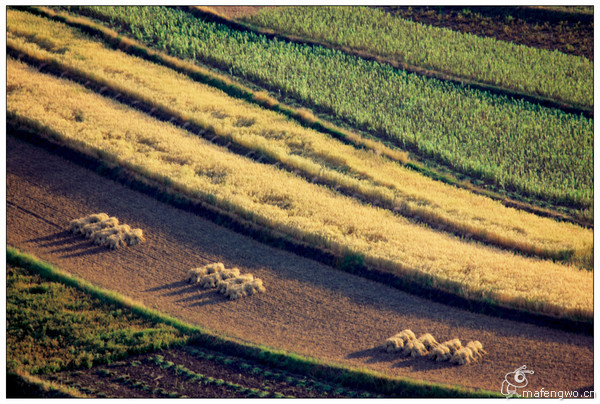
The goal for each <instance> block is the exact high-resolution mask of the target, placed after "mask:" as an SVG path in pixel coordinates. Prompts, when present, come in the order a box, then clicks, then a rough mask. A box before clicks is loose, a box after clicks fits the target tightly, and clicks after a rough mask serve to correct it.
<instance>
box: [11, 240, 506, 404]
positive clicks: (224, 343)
mask: <svg viewBox="0 0 600 404" xmlns="http://www.w3.org/2000/svg"><path fill="white" fill-rule="evenodd" d="M6 259H7V263H8V264H13V265H18V266H21V267H24V268H27V269H30V270H32V271H34V272H37V273H39V274H40V275H41V276H43V277H45V278H47V279H50V280H53V281H56V282H61V283H63V284H65V285H68V286H72V287H75V288H77V289H79V290H82V291H84V292H85V293H88V294H90V295H91V296H94V297H97V298H99V299H101V300H103V301H105V302H108V303H113V304H118V305H122V306H124V307H126V308H128V309H129V310H131V311H132V312H134V313H135V314H138V315H140V316H143V317H145V318H147V319H149V320H152V321H154V322H157V323H163V324H167V325H170V326H172V327H174V328H177V329H178V330H180V331H182V332H185V333H189V334H191V335H192V338H193V341H194V343H195V344H198V345H201V346H203V347H205V348H208V349H212V350H216V351H219V352H223V353H227V354H228V355H234V356H239V357H242V358H246V359H250V360H254V361H257V362H259V363H262V364H265V365H267V366H270V367H273V368H278V369H282V370H288V371H290V372H293V373H300V374H304V375H307V376H310V377H312V378H316V379H320V380H324V381H327V382H330V383H336V384H340V385H343V386H347V387H350V388H358V389H364V390H368V391H373V392H377V393H380V394H385V395H390V396H394V397H502V395H501V394H499V393H496V392H492V391H486V390H480V389H470V388H465V387H458V386H447V385H442V384H439V383H429V382H424V381H419V380H411V379H408V378H402V377H391V376H386V375H383V374H381V373H378V372H375V371H372V370H368V369H361V368H358V369H357V368H350V367H347V366H342V365H339V364H324V363H323V362H321V361H320V360H318V359H314V358H309V357H304V356H301V355H298V354H294V353H288V352H285V351H283V350H275V349H272V348H268V347H265V346H261V345H258V344H251V343H248V342H243V341H240V340H234V339H232V338H230V337H226V336H222V335H218V334H216V333H213V332H211V331H208V330H206V329H205V328H204V327H201V326H195V325H191V324H188V323H186V322H184V321H182V320H179V319H176V318H174V317H171V316H168V315H166V314H163V313H160V312H159V311H157V310H153V309H150V308H147V307H145V306H143V305H142V304H140V303H137V302H134V301H133V300H131V299H129V298H127V297H125V296H123V295H121V294H119V293H116V292H114V291H109V290H106V289H103V288H101V287H99V286H95V285H93V284H91V283H90V282H88V281H85V280H83V279H81V278H78V277H75V276H73V275H71V274H68V273H66V272H64V271H62V270H60V269H58V268H56V267H54V266H53V265H51V264H49V263H47V262H44V261H42V260H40V259H38V258H36V257H34V256H32V255H30V254H27V253H23V252H21V251H19V250H18V249H16V248H14V247H10V246H8V247H7V249H6Z"/></svg>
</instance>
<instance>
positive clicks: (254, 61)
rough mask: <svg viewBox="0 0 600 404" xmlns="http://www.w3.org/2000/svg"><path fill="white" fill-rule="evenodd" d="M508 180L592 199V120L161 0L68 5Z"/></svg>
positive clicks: (423, 151)
mask: <svg viewBox="0 0 600 404" xmlns="http://www.w3.org/2000/svg"><path fill="white" fill-rule="evenodd" d="M70 10H71V11H72V12H76V13H82V14H86V15H91V16H93V17H96V18H101V19H103V21H105V22H106V23H108V24H110V25H111V26H113V27H116V28H119V29H121V30H122V31H123V32H126V33H127V34H128V35H131V36H133V37H134V38H136V39H138V40H140V41H142V42H144V43H146V44H148V45H151V46H153V47H156V48H157V49H160V50H165V51H167V52H169V53H170V54H172V55H174V56H177V57H181V58H186V59H192V60H196V61H198V62H202V63H207V64H209V65H212V66H215V67H218V68H220V69H222V70H225V71H227V72H229V73H230V74H233V75H236V76H240V77H242V78H244V79H249V80H251V81H253V82H255V83H257V84H259V85H262V86H264V87H266V88H269V89H271V90H272V91H274V92H276V93H277V94H279V95H280V96H281V97H292V98H294V99H296V100H298V101H299V102H301V103H303V104H305V105H308V106H311V107H314V108H316V109H317V110H321V111H324V112H328V113H331V114H333V115H335V116H336V117H337V118H339V119H342V120H343V121H345V122H347V123H349V124H351V125H353V126H355V127H358V128H360V129H364V130H367V131H370V132H371V133H373V134H375V135H377V136H380V137H383V138H386V139H391V140H393V141H394V142H395V143H396V144H397V145H399V146H401V147H404V148H407V149H409V150H412V151H414V152H417V153H418V154H419V155H422V156H425V157H428V158H434V159H437V160H438V161H441V162H443V163H445V164H447V165H449V166H450V167H452V168H453V169H455V170H458V171H460V172H465V173H469V174H471V175H475V176H477V177H479V178H482V179H484V180H486V181H488V182H491V183H495V184H496V185H497V186H499V187H501V188H505V189H508V190H516V191H519V192H523V193H525V194H530V195H535V196H537V197H541V198H546V199H550V200H552V201H555V202H556V203H560V204H566V205H569V206H577V207H587V206H589V205H590V204H591V201H592V194H593V192H592V178H593V175H592V164H591V163H592V161H593V147H592V143H593V120H591V119H588V118H585V117H583V116H577V115H572V114H566V113H564V112H562V111H559V110H554V109H548V108H544V107H541V106H539V105H536V104H530V103H527V102H524V101H522V100H512V99H509V98H507V97H503V96H494V95H490V94H488V93H485V92H481V91H477V90H471V89H468V88H465V87H461V86H458V85H454V84H451V83H447V82H442V81H438V80H434V79H427V78H425V77H422V76H417V75H414V74H408V73H406V72H405V71H400V70H397V69H394V68H392V67H390V66H388V65H385V64H379V63H377V62H372V61H366V60H363V59H360V58H357V57H353V56H349V55H347V54H344V53H343V52H340V51H336V50H331V49H326V48H322V47H319V46H308V45H301V44H294V43H288V42H285V41H280V40H269V39H267V38H266V37H265V36H263V35H258V34H255V33H253V32H249V31H236V30H233V29H230V28H229V27H227V26H224V25H219V24H215V23H210V22H206V21H203V20H201V19H198V18H195V17H194V16H192V15H191V14H189V13H186V12H185V11H182V10H178V9H172V8H162V7H141V8H140V7H131V8H127V9H126V10H125V9H124V8H120V7H94V8H87V7H84V8H71V9H70Z"/></svg>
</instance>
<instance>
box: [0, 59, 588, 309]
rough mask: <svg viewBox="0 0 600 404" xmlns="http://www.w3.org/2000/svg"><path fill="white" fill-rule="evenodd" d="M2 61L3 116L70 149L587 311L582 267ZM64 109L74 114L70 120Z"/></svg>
mask: <svg viewBox="0 0 600 404" xmlns="http://www.w3.org/2000/svg"><path fill="white" fill-rule="evenodd" d="M7 66H8V73H7V77H8V82H7V87H8V88H11V89H12V90H11V91H10V92H9V93H8V98H7V115H8V117H9V119H11V120H15V119H17V120H20V121H21V122H23V123H26V124H27V125H30V126H33V127H35V128H37V130H38V131H40V132H41V133H44V134H46V136H53V137H55V139H56V140H58V141H61V142H64V143H66V144H67V145H69V147H71V148H74V149H76V150H78V151H80V152H84V153H87V154H90V155H93V156H98V155H100V156H102V158H103V159H105V160H106V161H108V162H111V163H116V164H118V165H119V166H122V167H125V168H127V169H129V170H132V171H133V172H135V173H137V174H138V175H142V176H144V177H148V178H151V179H153V180H157V181H160V182H162V183H166V184H169V185H170V186H171V187H173V188H174V189H176V190H177V191H179V192H181V193H182V194H184V195H188V196H190V197H193V198H199V199H200V200H203V201H205V202H207V203H210V204H212V205H216V206H219V207H221V208H223V209H225V210H227V211H230V212H233V213H235V214H236V215H238V216H239V217H241V218H244V219H245V220H250V221H252V222H254V223H257V224H259V225H261V226H264V227H266V228H268V229H273V230H275V231H277V232H280V233H283V234H286V235H288V236H291V237H292V239H295V240H301V241H303V242H306V243H308V244H309V245H312V246H318V247H320V248H323V249H326V250H328V251H332V252H333V253H334V254H336V255H337V256H340V257H344V256H347V255H348V254H350V255H353V256H358V257H363V258H361V259H364V263H365V264H367V265H369V266H372V267H374V268H379V269H381V270H386V271H390V272H392V273H395V274H397V275H398V276H400V277H402V278H406V279H411V280H414V281H416V282H419V283H424V284H428V285H432V286H434V287H435V288H437V289H441V290H446V291H450V292H452V293H457V294H459V295H460V296H463V297H468V298H473V299H478V300H480V299H494V300H495V301H498V302H501V303H502V304H513V305H515V306H516V307H520V308H526V309H528V310H533V311H536V312H544V313H547V314H548V313H556V314H559V315H567V316H583V317H585V318H588V317H589V316H590V315H591V314H590V313H591V307H592V292H591V288H592V282H591V279H592V277H593V274H592V273H590V272H587V271H579V270H577V269H576V268H574V267H570V266H565V265H558V264H555V263H552V262H548V261H540V260H536V259H529V258H524V257H520V256H516V255H514V254H513V253H510V252H505V251H497V250H494V249H491V248H488V247H485V246H482V245H479V244H476V243H468V242H462V241H460V240H458V239H456V238H455V237H451V236H448V235H446V234H443V233H439V232H436V231H433V230H431V229H428V228H426V227H422V226H418V225H415V224H413V223H411V222H410V221H408V220H406V219H404V218H402V217H398V216H395V215H394V214H393V213H391V212H389V211H385V210H382V209H377V208H373V207H369V206H365V205H364V204H361V203H358V202H357V201H355V200H353V199H352V198H348V197H344V196H340V195H339V194H337V193H336V192H334V191H332V190H330V189H327V188H324V187H321V186H318V185H315V184H311V183H308V182H306V181H304V180H302V179H300V178H298V177H296V176H294V175H292V174H290V173H287V172H283V171H281V170H279V169H277V168H276V167H274V166H271V165H265V164H260V163H256V162H253V161H251V160H249V159H246V158H243V157H240V156H236V155H233V154H231V153H229V152H227V151H226V150H223V149H222V148H219V147H216V146H214V145H211V144H209V143H207V142H206V141H204V140H202V139H199V138H198V137H197V136H195V135H193V134H190V133H188V132H186V131H184V130H181V129H177V128H175V127H174V126H172V125H170V124H168V123H163V122H159V121H156V120H154V119H151V118H149V117H148V116H147V115H145V114H143V113H140V112H139V111H135V110H132V109H131V108H128V107H125V106H123V105H121V104H119V103H117V102H115V101H113V100H108V99H105V98H103V97H101V96H99V95H97V94H94V93H91V92H89V91H86V90H85V89H83V88H82V87H81V86H79V85H76V84H73V83H71V82H68V81H65V80H60V79H56V78H53V77H51V76H48V75H44V74H41V73H39V72H37V71H35V70H32V69H31V68H29V67H27V66H25V65H23V64H21V63H19V62H15V61H13V60H10V59H9V61H8V64H7ZM40 82H43V83H44V86H39V84H38V83H40ZM76 113H80V114H82V115H83V116H85V117H86V119H84V120H83V121H79V120H76V119H74V118H73V116H74V115H75V114H76ZM458 285H460V286H458ZM574 285H577V287H574Z"/></svg>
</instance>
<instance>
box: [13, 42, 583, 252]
mask: <svg viewBox="0 0 600 404" xmlns="http://www.w3.org/2000/svg"><path fill="white" fill-rule="evenodd" d="M7 55H9V56H11V57H14V58H15V59H18V60H21V61H23V62H25V63H27V64H29V65H31V66H33V67H35V68H37V69H39V71H40V72H42V73H47V74H51V75H53V76H55V77H59V78H64V79H68V80H71V81H73V82H75V83H78V84H81V85H83V86H84V87H86V88H88V89H90V90H92V91H93V92H95V93H97V94H99V95H102V96H105V97H108V98H112V99H114V100H116V101H118V102H120V103H122V104H124V105H127V106H129V107H131V108H134V109H137V110H139V111H141V112H143V113H145V114H147V115H150V116H152V117H153V118H156V119H158V120H160V121H163V122H170V123H172V124H173V125H175V126H177V127H180V128H182V129H184V130H187V131H189V132H190V133H193V134H196V135H198V136H200V137H202V138H204V139H205V140H207V141H209V142H212V143H214V144H216V145H218V146H221V147H224V148H226V149H227V150H229V151H230V152H232V153H234V154H237V155H240V156H243V157H246V158H249V159H252V160H253V161H255V162H259V163H263V164H270V165H275V166H277V167H279V168H283V169H285V170H286V171H288V172H290V173H293V174H294V175H296V176H298V177H301V178H303V179H305V180H307V181H308V182H311V183H315V184H318V185H324V186H327V187H329V189H331V190H332V191H335V192H337V193H339V194H341V195H345V196H348V197H351V198H354V199H355V200H358V201H360V202H361V203H363V204H364V205H369V206H376V207H379V208H382V209H386V210H389V211H391V212H393V213H395V214H399V215H402V216H403V217H405V218H407V219H409V220H410V221H411V222H412V223H415V224H421V223H422V224H426V225H428V226H430V227H431V228H433V229H437V230H439V231H443V232H446V233H449V234H452V235H454V236H458V237H463V238H466V239H472V240H475V241H479V242H481V243H484V244H487V245H491V246H495V247H497V248H500V249H507V250H512V251H515V252H517V253H520V254H522V255H525V256H530V257H540V258H544V259H551V260H553V261H565V260H567V261H568V259H569V257H570V256H571V255H572V251H570V250H543V251H535V248H533V247H532V248H528V247H527V246H521V245H519V244H518V243H510V242H505V243H502V242H499V241H497V240H494V239H493V238H490V237H488V235H487V234H485V233H483V234H481V233H479V234H478V233H473V231H472V229H469V228H467V227H466V226H465V227H461V226H460V225H457V224H455V223H453V222H451V221H440V220H437V219H436V218H432V217H429V216H427V215H424V214H421V213H420V212H413V211H411V210H410V209H407V208H405V207H404V205H395V204H393V203H390V202H386V201H380V200H373V199H371V198H369V197H368V196H367V195H362V194H360V193H357V192H356V191H355V190H354V189H352V188H350V187H344V186H342V185H340V184H337V183H336V182H335V181H329V180H327V179H326V178H323V177H318V176H312V175H311V174H310V173H309V172H305V171H303V170H302V169H301V168H297V167H294V166H292V165H288V164H286V163H284V162H281V161H278V160H275V159H272V158H271V157H270V156H268V155H266V154H263V153H260V152H259V151H257V150H255V149H251V148H248V147H246V146H244V145H241V144H238V143H235V141H233V143H232V141H230V140H229V139H227V138H225V137H223V136H221V135H218V134H216V133H214V132H213V131H210V130H209V129H207V128H204V127H201V126H198V125H196V124H194V123H191V122H189V121H185V120H183V119H181V118H178V117H177V116H175V115H173V114H172V113H171V112H169V111H168V109H166V108H163V107H160V106H153V105H151V104H148V103H145V102H144V101H142V100H139V99H137V98H135V97H134V96H129V95H127V94H124V93H120V92H119V91H118V90H117V89H114V88H112V87H110V86H108V85H103V83H99V82H96V81H94V80H93V79H91V78H87V77H85V76H83V75H79V74H78V73H77V72H75V71H72V70H64V69H65V67H63V66H60V65H58V63H57V64H47V63H45V62H43V61H40V60H38V59H36V58H34V57H32V56H29V55H25V54H21V53H19V52H18V51H17V50H15V49H13V48H11V47H10V46H7ZM376 185H379V184H376Z"/></svg>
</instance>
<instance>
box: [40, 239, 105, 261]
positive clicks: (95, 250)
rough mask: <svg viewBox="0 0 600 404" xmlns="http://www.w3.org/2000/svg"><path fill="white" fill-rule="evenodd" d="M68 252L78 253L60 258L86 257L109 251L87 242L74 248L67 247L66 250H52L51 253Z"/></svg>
mask: <svg viewBox="0 0 600 404" xmlns="http://www.w3.org/2000/svg"><path fill="white" fill-rule="evenodd" d="M89 247H91V248H89ZM84 248H87V249H84ZM70 251H78V252H74V253H73V254H65V255H62V256H61V258H75V257H85V256H87V255H95V254H100V253H102V252H106V251H109V250H108V249H107V248H106V247H101V246H96V245H95V244H93V243H92V242H88V243H84V244H80V245H76V246H72V247H68V248H62V249H58V250H54V251H52V252H70Z"/></svg>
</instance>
